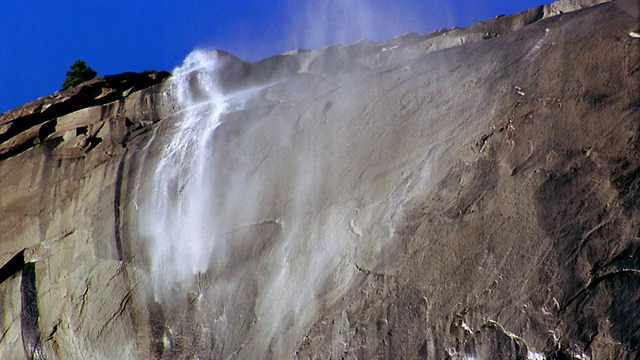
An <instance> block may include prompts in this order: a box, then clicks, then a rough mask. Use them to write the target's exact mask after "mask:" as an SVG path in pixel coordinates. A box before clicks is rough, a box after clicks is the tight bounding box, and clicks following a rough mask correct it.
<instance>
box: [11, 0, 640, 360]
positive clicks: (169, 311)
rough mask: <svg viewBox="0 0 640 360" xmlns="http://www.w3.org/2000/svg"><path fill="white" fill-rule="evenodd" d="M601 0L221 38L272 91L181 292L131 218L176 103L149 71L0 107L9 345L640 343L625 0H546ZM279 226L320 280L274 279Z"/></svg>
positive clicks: (34, 351) (639, 54) (243, 69)
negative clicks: (161, 284) (426, 26)
mask: <svg viewBox="0 0 640 360" xmlns="http://www.w3.org/2000/svg"><path fill="white" fill-rule="evenodd" d="M592 3H595V1H594V2H586V1H580V2H576V1H573V2H572V1H564V2H559V3H555V4H552V5H548V6H545V7H540V8H536V9H533V10H531V11H528V12H525V13H522V14H517V15H514V16H506V17H500V18H497V19H494V20H491V21H489V22H486V23H481V24H478V25H475V26H473V27H471V28H468V29H454V30H447V31H441V32H437V33H434V34H429V35H425V36H419V35H415V34H407V35H405V36H402V37H398V38H396V39H392V40H389V41H387V42H384V43H372V42H367V41H361V42H359V43H357V44H353V45H349V46H344V47H340V46H334V47H330V48H327V49H324V50H311V51H305V50H301V51H296V52H292V53H289V54H284V55H281V56H277V57H274V58H270V59H266V60H263V61H261V62H256V63H245V62H243V61H241V60H240V59H237V58H235V57H233V56H232V55H230V54H225V53H223V52H219V56H220V57H222V58H224V59H226V60H225V61H226V63H225V67H224V69H223V70H222V71H221V72H220V83H221V85H222V87H223V90H224V91H226V92H228V93H230V94H231V93H236V92H238V91H241V90H242V89H245V88H247V87H251V88H254V87H255V86H265V87H264V88H260V87H258V88H257V90H256V93H255V94H254V95H252V96H249V97H247V98H245V99H243V101H238V102H237V103H233V104H232V107H231V110H230V111H229V112H228V113H226V114H225V115H224V123H223V124H222V125H221V126H220V127H219V128H218V129H217V130H216V135H215V141H214V142H213V146H212V149H211V168H212V169H222V170H219V171H216V172H212V173H211V177H212V182H214V181H215V183H216V184H217V187H216V188H215V189H214V190H213V191H214V192H215V194H217V197H216V198H218V199H223V200H220V203H219V204H218V203H215V204H212V208H215V209H221V208H224V207H223V205H224V204H225V201H227V202H229V201H231V200H232V201H233V202H234V203H235V204H247V205H237V206H236V207H232V208H225V210H224V211H219V210H218V211H219V212H221V213H222V214H221V215H219V216H221V217H222V220H223V223H224V224H225V225H224V228H223V229H220V233H219V234H215V236H216V237H217V238H219V239H221V240H222V241H225V242H227V243H228V244H230V245H229V246H230V250H229V259H228V261H227V264H228V265H229V266H227V267H224V268H216V267H215V266H212V267H211V269H209V270H208V271H207V272H206V273H204V274H201V276H199V277H198V279H197V282H196V285H197V286H196V288H195V289H179V290H177V292H178V294H181V297H179V298H177V299H174V300H175V301H173V302H162V301H157V300H156V299H155V298H154V296H153V294H152V285H151V279H150V277H151V276H150V273H149V256H150V255H149V253H148V249H147V248H146V247H145V244H144V242H145V239H144V238H143V237H141V236H140V235H139V232H138V231H137V228H138V221H139V218H138V209H139V206H138V202H137V201H138V198H137V196H138V194H139V193H140V192H139V189H140V188H144V187H145V186H146V183H147V182H148V181H149V179H150V178H151V177H152V176H154V166H153V164H154V163H155V161H156V159H157V157H158V156H159V153H160V150H161V149H162V148H163V147H164V146H166V141H167V136H166V134H167V132H168V131H169V129H170V128H171V125H172V124H174V123H175V122H176V121H179V116H178V114H179V110H180V109H178V108H177V105H176V103H175V99H174V96H173V94H172V93H171V88H170V87H168V86H166V83H167V82H166V81H165V82H162V80H163V79H164V76H159V77H157V78H156V79H152V78H149V77H148V76H147V75H140V74H125V75H121V76H116V77H111V78H104V79H98V80H95V81H94V82H91V83H87V84H84V85H82V86H80V87H78V88H76V89H71V90H69V92H62V93H57V94H54V95H52V96H50V97H46V98H42V99H39V100H36V101H35V102H32V103H29V104H26V105H24V106H22V107H20V108H18V109H15V110H12V111H10V112H8V113H6V114H3V115H2V116H1V117H0V216H1V218H2V221H1V222H0V264H4V266H2V268H1V270H0V304H1V306H0V358H3V359H4V358H7V359H20V358H29V359H31V358H47V359H70V358H109V359H117V358H122V359H129V358H140V359H146V358H156V359H160V358H163V359H173V358H238V359H246V358H274V359H281V358H365V359H366V358H397V359H400V358H407V359H411V358H428V359H446V358H451V359H463V358H468V357H475V358H479V359H507V358H513V359H517V358H523V359H524V358H550V359H567V358H569V359H570V358H592V359H635V358H637V357H638V356H640V350H639V349H640V312H638V311H637V309H638V308H639V306H640V92H638V85H639V84H640V42H639V41H640V40H638V39H636V38H633V37H630V36H629V33H630V32H633V31H637V30H638V27H639V26H640V21H639V19H640V9H639V7H640V5H639V4H638V2H637V1H635V0H617V1H612V2H609V3H605V4H601V5H598V6H593V7H590V8H586V9H583V10H580V11H576V12H572V13H564V14H561V15H558V16H552V15H556V14H559V13H560V12H561V11H562V12H567V11H568V10H572V9H576V8H580V7H581V6H583V5H585V4H592ZM144 77H146V78H144ZM236 179H243V181H242V182H238V181H234V180H236ZM230 194H231V195H232V196H233V199H231V198H230V196H231V195H230ZM249 204H250V205H249ZM293 204H295V206H294V205H293ZM249 207H250V208H251V209H252V211H245V210H246V208H249ZM290 239H299V240H300V241H298V242H293V244H294V246H296V249H295V250H296V252H297V254H299V256H298V257H297V258H295V259H289V262H288V263H287V264H288V266H289V268H288V269H287V271H291V272H292V273H294V274H295V273H299V274H301V275H300V276H301V277H303V279H302V281H301V283H305V282H312V280H311V278H313V279H317V278H319V279H321V280H322V281H321V283H322V286H321V287H320V288H310V289H311V290H313V291H314V292H313V293H310V294H302V295H301V294H287V295H282V294H272V292H270V290H271V288H270V286H272V285H273V284H272V283H270V282H269V281H268V279H267V277H266V275H265V274H267V273H269V272H270V271H273V268H274V267H275V266H276V265H277V264H276V263H275V262H274V260H273V259H274V258H275V257H277V256H278V254H279V251H280V250H281V246H282V244H290V243H289V242H287V241H289V240H290ZM327 259H329V260H327ZM321 260H322V261H325V262H321ZM318 263H320V264H322V265H323V266H324V269H325V270H326V271H325V273H323V274H319V275H318V276H317V277H313V276H311V275H313V274H310V273H309V270H308V269H314V266H315V264H318ZM307 277H309V280H307ZM234 279H242V281H239V282H233V281H232V280H234ZM313 281H315V280H313ZM226 284H234V286H235V287H233V288H231V287H228V288H225V286H226ZM300 289H302V288H299V289H298V288H295V289H289V290H292V291H293V290H300ZM286 290H287V289H285V291H284V292H285V293H286ZM225 291H227V292H229V296H230V297H231V298H233V299H234V301H233V302H232V305H228V307H227V308H220V306H218V304H216V303H213V301H211V300H210V299H219V297H220V296H221V295H220V294H221V293H223V292H225ZM300 298H304V299H305V301H306V302H302V303H301V302H296V301H297V300H296V299H300ZM291 299H294V300H291ZM225 304H229V303H225ZM299 304H306V305H309V306H306V307H303V308H296V307H295V305H299ZM274 311H277V312H278V313H279V314H282V319H285V321H282V322H278V323H277V324H276V325H274V326H273V327H269V326H266V325H264V324H265V321H267V320H268V315H269V314H272V313H273V312H274Z"/></svg>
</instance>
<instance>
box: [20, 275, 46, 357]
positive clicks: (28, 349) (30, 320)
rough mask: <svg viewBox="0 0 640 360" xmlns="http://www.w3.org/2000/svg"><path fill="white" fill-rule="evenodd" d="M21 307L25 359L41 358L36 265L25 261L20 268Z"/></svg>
mask: <svg viewBox="0 0 640 360" xmlns="http://www.w3.org/2000/svg"><path fill="white" fill-rule="evenodd" d="M20 292H21V294H22V309H21V312H20V328H21V332H22V346H23V349H24V354H25V356H26V358H27V359H41V358H42V351H41V349H40V331H39V330H38V317H39V316H40V314H39V312H38V292H37V289H36V265H35V263H27V264H25V265H24V267H23V269H22V281H21V283H20Z"/></svg>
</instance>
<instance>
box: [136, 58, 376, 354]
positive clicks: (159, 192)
mask: <svg viewBox="0 0 640 360" xmlns="http://www.w3.org/2000/svg"><path fill="white" fill-rule="evenodd" d="M225 60H228V59H227V58H225V57H223V56H221V55H216V53H215V52H213V53H211V52H209V53H206V52H202V51H196V52H194V53H192V54H190V55H189V56H188V57H187V58H186V60H185V61H184V64H183V65H182V66H181V67H179V68H177V69H175V70H174V73H173V78H172V79H171V80H170V83H169V84H168V85H167V86H168V94H169V95H170V97H171V98H172V99H173V100H175V103H176V105H177V110H176V112H175V113H173V114H171V115H170V116H169V118H167V119H165V120H163V123H162V125H161V127H160V128H159V130H158V132H157V136H156V137H155V139H154V140H153V146H151V147H150V150H149V151H152V153H151V154H152V155H150V156H149V159H151V160H152V161H153V164H149V165H151V166H153V171H147V172H146V173H147V174H149V175H150V177H149V179H148V180H145V181H146V183H143V184H141V189H140V190H139V195H140V197H139V200H140V201H139V211H138V224H139V232H140V235H141V238H142V239H143V241H144V244H145V246H146V249H147V251H146V254H147V255H148V258H149V270H150V275H151V278H152V281H153V287H154V295H155V300H156V301H158V302H159V303H162V304H163V305H165V308H166V309H171V310H170V312H171V315H167V316H168V317H167V319H166V324H165V326H166V328H167V329H170V330H167V331H168V333H165V335H166V336H167V337H168V338H171V337H172V336H179V337H180V338H181V339H186V338H189V339H191V340H190V341H193V343H199V344H203V345H202V346H203V348H202V351H203V352H204V353H207V351H209V350H207V349H210V348H212V347H215V350H216V351H220V353H216V354H217V355H216V356H220V357H224V356H223V354H226V355H225V356H228V355H229V354H230V353H231V352H234V351H240V350H241V349H245V350H242V351H245V352H252V351H255V352H256V353H263V352H265V351H267V350H268V349H270V348H271V349H280V350H282V349H288V348H290V347H291V346H293V344H295V342H296V341H297V340H298V339H299V337H300V334H301V333H303V332H304V331H306V329H308V327H309V326H311V324H312V323H313V322H314V321H315V319H316V318H317V316H318V312H319V311H320V309H321V308H322V306H328V305H327V304H330V303H332V302H333V301H336V299H338V298H339V296H341V294H343V293H344V292H345V291H346V289H347V288H348V286H349V285H350V284H351V282H352V280H353V279H354V277H355V274H356V272H357V268H356V266H354V264H353V254H354V252H355V249H356V242H355V240H356V239H358V238H359V237H361V236H362V233H361V231H360V230H358V229H357V227H356V225H355V224H354V221H359V220H358V219H357V218H356V217H357V216H359V215H358V212H359V210H357V209H356V206H357V204H356V203H355V202H354V201H351V200H348V199H347V197H348V196H350V195H349V194H350V186H345V184H344V183H342V182H340V181H338V180H337V177H336V175H335V173H334V171H336V170H337V171H340V172H341V173H342V174H344V173H347V170H348V169H349V163H348V162H343V161H336V158H335V155H333V153H332V149H333V146H334V141H335V140H334V139H333V136H332V134H334V133H335V132H334V130H328V131H326V130H325V128H324V127H326V126H333V125H327V124H323V123H322V122H318V121H317V117H315V116H305V117H300V118H299V119H298V120H299V121H295V122H294V121H290V118H289V117H287V116H283V117H276V118H273V117H269V113H265V112H264V109H265V107H263V108H260V107H257V109H259V110H256V108H252V107H251V106H253V105H252V104H256V103H258V104H264V103H265V102H267V103H269V102H270V104H277V105H275V106H279V107H280V110H283V109H290V107H289V105H288V104H286V103H285V102H284V101H281V99H280V98H277V97H275V95H271V94H272V93H271V90H272V87H273V89H274V90H273V94H278V91H280V90H282V89H283V88H286V87H284V86H281V87H280V88H278V84H257V85H256V84H253V85H252V86H248V87H246V88H243V89H240V90H238V91H236V92H234V93H228V92H224V93H223V91H222V90H221V89H220V87H219V86H218V85H217V84H218V80H219V77H220V76H221V74H223V75H224V74H225V71H228V68H225V65H228V64H226V63H225ZM225 69H226V70H225ZM296 95H301V96H306V95H305V94H304V93H303V92H301V93H300V94H296ZM271 96H273V97H271ZM252 101H255V102H252ZM305 101H307V104H309V106H310V107H313V106H315V103H314V102H313V101H314V100H313V99H307V100H305ZM245 104H250V105H251V106H247V107H245ZM320 109H321V108H320ZM224 119H226V120H225V121H229V124H227V125H229V127H227V128H225V129H222V128H220V129H218V130H219V132H220V134H218V131H216V129H217V128H218V126H219V125H221V124H222V123H221V122H222V121H223V120H224ZM232 121H233V123H232ZM236 121H237V122H236ZM301 128H302V129H305V131H307V133H306V134H307V135H309V136H311V138H307V137H305V136H300V134H299V133H298V132H299V131H300V129H301ZM223 130H224V131H223ZM218 135H219V136H218ZM214 139H218V140H215V141H214ZM155 152H157V153H155ZM156 154H157V158H156ZM340 158H341V159H344V158H346V156H345V155H343V156H341V157H340ZM363 214H364V212H363ZM369 219H370V218H369V217H368V216H367V217H365V218H363V219H362V221H367V222H368V221H370V220H369ZM359 244H360V245H363V244H364V243H363V241H362V240H360V242H359ZM370 249H374V248H370ZM185 300H186V301H185ZM168 311H169V310H168ZM183 314H191V315H189V316H191V318H190V319H191V320H189V321H188V322H184V321H183ZM173 316H175V317H173ZM193 324H196V325H193ZM211 339H215V341H214V340H211ZM211 341H213V343H215V346H214V345H213V344H209V343H208V342H211ZM247 342H250V343H251V345H250V346H249V345H247ZM204 344H209V345H204ZM165 347H167V348H170V347H171V346H170V345H166V344H165ZM274 351H275V350H274ZM239 358H242V356H240V357H239Z"/></svg>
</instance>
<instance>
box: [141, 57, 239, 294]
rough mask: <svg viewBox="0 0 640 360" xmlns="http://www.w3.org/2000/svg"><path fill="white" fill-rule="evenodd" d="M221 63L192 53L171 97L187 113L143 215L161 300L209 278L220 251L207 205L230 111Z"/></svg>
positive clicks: (176, 128)
mask: <svg viewBox="0 0 640 360" xmlns="http://www.w3.org/2000/svg"><path fill="white" fill-rule="evenodd" d="M216 59H217V58H216V57H215V56H212V54H207V53H205V52H202V51H195V52H193V53H191V54H190V55H189V56H188V57H187V58H186V59H185V60H184V63H183V65H182V66H181V67H179V68H177V69H175V70H174V72H173V79H172V80H171V87H172V89H171V91H172V93H173V94H174V96H175V97H176V100H177V102H178V104H179V106H180V108H181V114H178V115H179V117H180V121H178V122H177V123H175V124H174V125H173V126H174V127H173V128H172V129H170V136H171V140H170V141H169V142H168V145H167V146H166V148H165V149H164V150H163V154H162V156H161V157H160V160H159V162H158V164H157V168H156V171H155V176H154V177H153V179H150V181H151V182H152V183H151V184H146V185H147V186H150V189H151V192H150V193H148V194H147V196H146V199H145V201H143V202H142V205H141V209H140V214H141V216H140V225H141V230H142V233H143V235H144V236H145V237H146V239H147V245H148V249H149V252H150V255H151V256H150V257H151V273H152V275H153V277H154V279H153V280H154V286H155V295H156V298H162V297H164V296H165V295H166V294H165V293H166V292H167V291H168V290H170V289H171V288H172V287H174V286H180V287H183V288H185V289H190V288H191V287H192V283H193V281H194V276H195V275H197V274H200V273H204V272H205V271H206V270H207V268H208V266H209V261H210V257H211V254H212V252H213V251H214V248H215V247H216V237H215V236H214V234H215V233H216V228H215V223H214V222H212V218H213V217H214V216H213V215H214V214H211V211H212V208H211V206H208V205H207V204H208V203H209V202H210V198H211V195H212V193H211V188H210V187H209V186H208V182H207V181H206V176H207V175H206V174H207V172H206V169H207V154H208V151H207V149H208V148H209V147H210V146H211V141H212V139H213V137H212V134H213V132H214V130H215V129H216V128H217V127H218V125H220V116H221V114H222V113H223V112H224V111H225V107H226V103H225V98H224V96H223V95H222V93H221V92H220V90H219V89H218V88H217V86H216V69H217V66H218V64H217V61H216Z"/></svg>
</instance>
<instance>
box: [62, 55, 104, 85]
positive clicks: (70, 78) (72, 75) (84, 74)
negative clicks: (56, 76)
mask: <svg viewBox="0 0 640 360" xmlns="http://www.w3.org/2000/svg"><path fill="white" fill-rule="evenodd" d="M96 75H98V73H97V72H96V71H95V70H93V69H92V68H90V67H88V66H87V64H86V63H85V62H84V60H77V61H76V62H74V63H73V65H71V69H70V70H69V71H67V78H66V79H64V83H63V84H62V90H66V89H68V88H70V87H74V86H77V85H80V84H82V83H83V82H85V81H87V80H91V79H93V78H95V77H96Z"/></svg>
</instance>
